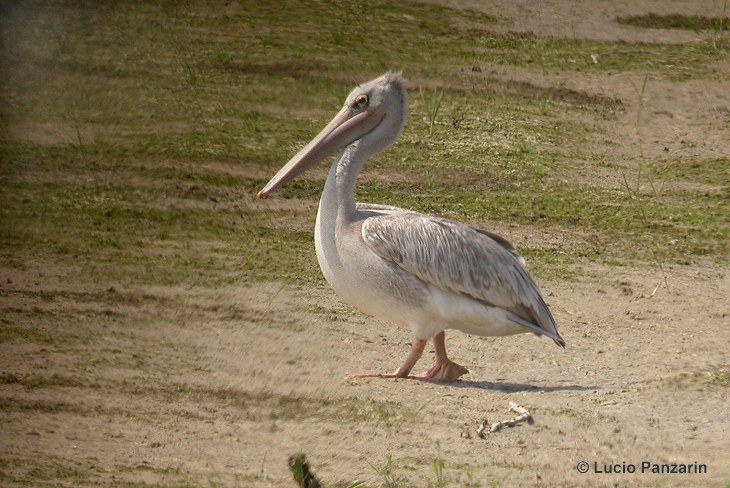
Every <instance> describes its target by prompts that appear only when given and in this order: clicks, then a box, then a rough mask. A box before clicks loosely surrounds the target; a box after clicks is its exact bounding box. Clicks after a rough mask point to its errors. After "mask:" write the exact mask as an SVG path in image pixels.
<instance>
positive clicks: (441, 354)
mask: <svg viewBox="0 0 730 488" xmlns="http://www.w3.org/2000/svg"><path fill="white" fill-rule="evenodd" d="M433 347H434V349H435V350H436V363H435V364H434V365H433V367H432V368H431V369H429V370H428V371H426V372H425V373H423V374H419V375H417V376H416V378H420V379H429V380H436V381H455V380H457V379H458V378H459V376H461V375H463V374H466V373H468V372H469V370H468V369H466V368H465V367H464V366H461V365H460V364H456V363H455V362H453V361H452V360H451V359H449V357H448V356H447V355H446V334H445V333H444V331H441V332H439V333H438V334H436V335H435V336H433Z"/></svg>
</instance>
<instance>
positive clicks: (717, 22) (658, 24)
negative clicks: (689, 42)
mask: <svg viewBox="0 0 730 488" xmlns="http://www.w3.org/2000/svg"><path fill="white" fill-rule="evenodd" d="M616 22H618V23H619V24H626V25H633V26H635V27H645V28H649V29H684V30H691V31H695V32H697V31H700V30H710V29H718V28H720V27H721V26H722V24H725V25H728V24H730V19H728V18H725V19H722V18H720V17H704V16H700V15H682V14H668V15H659V14H654V13H651V14H644V15H631V16H628V17H616Z"/></svg>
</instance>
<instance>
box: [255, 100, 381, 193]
mask: <svg viewBox="0 0 730 488" xmlns="http://www.w3.org/2000/svg"><path fill="white" fill-rule="evenodd" d="M384 116H385V113H384V111H383V110H382V109H376V110H365V111H363V112H359V113H354V112H353V109H352V107H350V106H348V105H345V106H344V107H342V110H340V111H339V113H338V114H337V115H335V118H333V119H332V120H331V121H330V123H329V124H327V126H326V127H325V128H324V129H322V131H321V132H320V133H319V134H317V137H315V138H314V139H312V141H311V142H310V143H309V144H307V145H306V146H304V147H303V148H302V149H301V151H299V152H298V153H297V154H296V155H295V156H294V157H293V158H291V159H290V160H289V162H288V163H286V164H285V165H284V167H283V168H281V169H280V170H279V172H278V173H276V174H275V175H274V177H273V178H271V180H269V182H268V183H267V184H266V186H265V187H264V188H263V189H262V190H261V191H260V192H258V193H257V194H256V198H265V197H266V196H267V195H268V194H269V193H271V192H273V191H274V190H276V189H277V188H279V187H281V186H282V185H284V184H285V183H286V182H288V181H289V180H292V179H294V178H295V177H297V176H299V175H300V174H302V173H304V172H305V171H306V170H308V169H309V168H311V167H312V166H314V165H315V164H317V163H318V162H320V161H322V160H323V159H324V158H326V157H327V156H330V155H331V154H332V153H334V152H335V151H337V150H340V149H343V148H345V147H346V146H347V145H348V144H350V143H352V142H354V141H356V140H357V139H360V138H361V137H362V136H364V135H365V134H367V133H368V132H370V131H371V130H373V129H374V128H375V127H376V126H377V125H378V124H379V123H380V122H381V121H382V120H383V117H384Z"/></svg>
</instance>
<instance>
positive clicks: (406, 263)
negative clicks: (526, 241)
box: [257, 72, 565, 381]
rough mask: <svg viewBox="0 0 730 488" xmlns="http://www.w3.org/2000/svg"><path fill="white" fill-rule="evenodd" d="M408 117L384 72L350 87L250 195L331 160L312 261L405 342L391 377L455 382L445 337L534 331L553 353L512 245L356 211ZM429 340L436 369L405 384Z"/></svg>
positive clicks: (544, 319) (455, 227)
mask: <svg viewBox="0 0 730 488" xmlns="http://www.w3.org/2000/svg"><path fill="white" fill-rule="evenodd" d="M405 118H406V83H405V80H404V79H403V78H402V77H401V75H400V73H393V72H388V73H386V74H384V75H383V76H380V77H379V78H376V79H374V80H372V81H369V82H367V83H365V84H362V85H360V86H358V87H357V88H355V89H354V90H353V91H352V92H351V93H350V94H349V95H348V97H347V100H346V101H345V104H344V106H343V107H342V109H341V110H340V111H339V113H338V114H337V115H335V117H334V118H333V119H332V121H331V122H329V123H328V124H327V126H326V127H325V128H324V129H323V130H322V131H321V132H320V133H319V134H318V135H317V136H316V137H315V138H314V139H313V140H312V141H311V142H310V143H309V144H307V145H306V146H304V148H302V149H301V150H300V151H299V152H298V153H297V154H296V155H295V156H294V157H293V158H292V159H291V160H290V161H289V162H288V163H286V165H284V167H283V168H281V169H280V170H279V172H278V173H276V175H274V177H273V178H271V180H270V181H269V182H268V183H267V184H266V186H264V188H263V189H262V190H261V191H260V192H258V194H257V197H258V198H264V197H266V196H267V195H269V194H270V193H272V192H273V191H274V190H276V189H278V188H280V187H281V186H282V185H284V184H285V183H286V182H288V181H290V180H292V179H293V178H295V177H297V176H298V175H300V174H302V173H303V172H304V171H306V170H307V169H309V168H311V167H312V166H314V165H316V164H317V163H318V162H320V161H322V160H323V159H325V158H327V157H328V156H330V155H332V154H335V153H336V154H337V157H336V158H335V160H334V162H333V164H332V166H331V167H330V170H329V174H328V175H327V181H326V182H325V185H324V189H323V191H322V196H321V198H320V201H319V209H318V211H317V220H316V223H315V231H314V244H315V248H316V251H317V260H318V261H319V266H320V268H321V269H322V274H323V275H324V277H325V279H326V280H327V282H328V283H329V284H330V285H331V286H332V288H333V289H334V291H335V293H336V294H337V295H338V296H339V297H340V298H341V299H342V300H343V301H344V302H346V303H347V304H349V305H351V306H354V307H355V308H357V309H359V310H361V311H362V312H364V313H366V314H368V315H371V316H374V317H375V318H377V319H379V320H381V321H385V322H390V323H393V324H396V325H401V326H407V327H409V328H410V329H411V331H412V333H413V337H414V339H413V342H412V343H411V349H410V352H409V353H408V355H407V357H406V359H405V361H404V362H403V364H401V366H400V367H399V368H398V369H397V370H396V371H395V373H392V374H362V375H357V376H356V377H385V378H420V379H429V380H435V381H454V380H456V379H458V378H459V377H460V376H461V375H463V374H465V373H468V370H467V369H466V368H465V367H463V366H461V365H459V364H457V363H455V362H453V361H452V360H451V359H449V357H448V356H447V354H446V343H445V340H446V336H445V333H444V331H445V330H446V329H457V330H461V331H463V332H466V333H468V334H473V335H478V336H507V335H512V334H520V333H524V332H532V333H535V334H538V335H544V336H547V337H549V338H550V339H552V340H553V341H555V343H556V344H558V345H559V346H561V347H564V346H565V342H564V341H563V339H562V338H561V337H560V334H558V330H557V326H556V324H555V320H554V319H553V316H552V314H551V313H550V310H549V309H548V307H547V305H546V304H545V300H544V299H543V297H542V294H541V293H540V290H539V288H538V287H537V285H536V284H535V282H534V281H533V280H532V278H531V277H530V275H529V274H528V272H527V270H526V269H525V266H524V261H522V259H521V258H520V257H519V256H518V254H517V252H516V250H515V248H514V246H512V245H511V244H510V243H509V242H508V241H507V240H506V239H504V238H502V237H500V236H498V235H496V234H493V233H491V232H488V231H485V230H481V229H477V228H475V227H472V226H469V225H466V224H462V223H459V222H454V221H451V220H447V219H444V218H440V217H434V216H430V215H424V214H421V213H418V212H413V211H411V210H405V209H401V208H397V207H391V206H387V205H374V204H367V203H355V184H356V180H357V176H358V174H359V173H360V170H362V168H363V166H364V165H365V162H366V161H367V160H368V158H369V157H370V156H372V155H374V154H375V153H378V152H380V151H383V150H385V149H387V148H388V147H390V146H391V145H392V144H393V143H394V142H395V141H396V139H397V138H398V136H399V135H400V133H401V131H402V130H403V126H404V125H405ZM429 339H433V345H434V351H435V356H436V360H435V363H434V366H433V367H432V368H431V369H429V370H428V371H426V372H425V373H423V374H420V375H415V376H410V373H411V370H412V369H413V367H414V365H415V364H416V362H417V361H418V360H419V359H420V358H421V356H422V355H423V350H424V347H425V346H426V343H427V342H428V340H429Z"/></svg>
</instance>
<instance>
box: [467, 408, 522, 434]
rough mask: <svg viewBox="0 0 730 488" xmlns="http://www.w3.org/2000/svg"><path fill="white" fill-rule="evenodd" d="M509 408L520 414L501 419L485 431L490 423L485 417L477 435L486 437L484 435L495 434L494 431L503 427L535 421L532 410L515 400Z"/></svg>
mask: <svg viewBox="0 0 730 488" xmlns="http://www.w3.org/2000/svg"><path fill="white" fill-rule="evenodd" d="M509 409H510V410H512V411H513V412H515V413H518V414H519V415H518V416H517V417H515V418H513V419H511V420H500V421H499V422H495V423H493V424H492V426H491V427H490V428H489V430H488V431H487V432H486V433H485V432H484V430H485V429H486V428H487V426H488V425H489V421H488V420H487V419H484V422H482V425H480V426H479V428H478V429H477V435H478V436H479V437H481V438H482V439H484V437H485V436H486V435H487V434H493V433H494V432H497V431H498V430H500V429H502V427H514V426H515V425H517V424H519V423H520V422H525V421H526V422H527V423H528V424H531V423H532V422H533V420H532V415H531V414H530V412H529V411H528V410H527V409H526V408H525V407H521V406H520V405H517V404H516V403H515V402H509Z"/></svg>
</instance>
